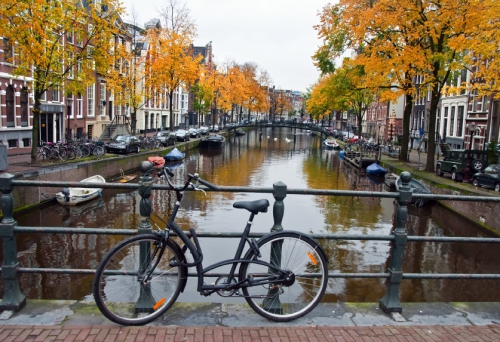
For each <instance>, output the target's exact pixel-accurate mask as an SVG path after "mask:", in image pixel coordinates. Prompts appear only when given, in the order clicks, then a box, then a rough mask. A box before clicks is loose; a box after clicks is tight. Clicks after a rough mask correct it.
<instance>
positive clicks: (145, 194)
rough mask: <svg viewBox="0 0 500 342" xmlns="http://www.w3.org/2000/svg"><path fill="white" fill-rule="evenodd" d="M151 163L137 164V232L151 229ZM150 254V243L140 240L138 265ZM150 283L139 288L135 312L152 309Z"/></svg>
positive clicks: (142, 232)
mask: <svg viewBox="0 0 500 342" xmlns="http://www.w3.org/2000/svg"><path fill="white" fill-rule="evenodd" d="M151 168H152V165H151V163H150V162H147V161H144V162H142V163H141V165H140V166H139V170H140V171H141V172H142V177H141V178H140V180H139V194H140V195H141V197H142V198H141V202H140V205H139V210H140V214H141V224H140V226H139V229H138V234H151V233H152V231H153V229H152V226H151V223H150V221H149V220H150V215H151V200H150V197H151V191H152V185H153V178H152V177H151V176H150V175H149V173H148V171H149V170H151ZM150 256H151V244H150V243H149V242H141V244H140V246H139V260H140V265H143V266H146V267H147V266H148V265H149V262H150V260H149V258H150ZM143 271H144V270H143V269H139V272H143ZM151 298H152V294H151V284H150V283H148V284H146V285H144V286H143V287H142V288H141V293H140V294H139V299H138V300H137V304H136V306H135V312H136V313H139V312H148V313H151V312H153V311H154V309H153V307H152V306H151V303H154V302H155V301H154V300H152V299H151Z"/></svg>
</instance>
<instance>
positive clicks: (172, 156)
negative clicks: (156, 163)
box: [164, 147, 185, 160]
mask: <svg viewBox="0 0 500 342" xmlns="http://www.w3.org/2000/svg"><path fill="white" fill-rule="evenodd" d="M184 155H185V154H184V153H182V152H181V151H179V150H178V149H177V147H175V148H174V149H173V150H172V151H170V152H169V153H167V154H166V155H165V157H164V158H165V160H181V159H182V158H184Z"/></svg>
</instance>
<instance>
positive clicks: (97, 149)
mask: <svg viewBox="0 0 500 342" xmlns="http://www.w3.org/2000/svg"><path fill="white" fill-rule="evenodd" d="M93 153H94V154H95V155H96V157H102V156H103V155H104V154H105V153H106V150H105V149H104V147H102V146H99V145H97V146H96V147H94V152H93Z"/></svg>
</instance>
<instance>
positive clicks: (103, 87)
mask: <svg viewBox="0 0 500 342" xmlns="http://www.w3.org/2000/svg"><path fill="white" fill-rule="evenodd" d="M100 90H101V92H100V96H99V97H100V100H101V103H100V106H101V116H106V106H104V105H103V104H102V102H103V101H106V104H107V103H108V101H107V99H106V83H101V84H100Z"/></svg>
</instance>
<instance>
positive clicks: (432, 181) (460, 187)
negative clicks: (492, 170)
mask: <svg viewBox="0 0 500 342" xmlns="http://www.w3.org/2000/svg"><path fill="white" fill-rule="evenodd" d="M389 158H390V157H385V158H384V157H382V158H381V160H380V164H381V166H383V167H385V168H387V169H392V170H393V171H392V172H393V173H396V174H401V172H403V171H408V172H410V174H411V175H412V177H413V178H415V179H418V180H420V181H422V182H423V183H424V184H425V185H427V186H428V187H429V188H430V189H431V191H432V192H433V193H437V192H442V194H449V195H466V196H475V195H476V196H498V195H496V194H495V193H491V192H487V191H484V190H478V189H475V188H473V187H472V185H470V184H460V183H457V184H450V183H449V182H453V181H451V180H447V179H446V178H442V177H441V178H438V179H436V178H437V176H436V175H434V174H431V173H428V172H424V171H422V170H418V168H415V167H412V166H411V165H408V164H407V163H403V162H400V161H398V160H394V161H393V160H390V159H389ZM468 187H470V188H468ZM438 202H439V204H441V205H442V206H443V207H445V208H446V209H448V210H450V211H452V212H453V213H454V214H456V215H458V216H459V217H461V218H462V219H464V220H466V221H467V222H470V223H473V224H474V225H476V226H477V227H479V228H480V229H481V230H483V231H484V232H486V233H487V234H489V235H493V236H497V237H500V227H498V226H491V225H489V224H488V223H487V222H488V221H490V220H486V219H484V222H482V220H481V219H474V218H473V217H477V215H478V213H480V209H481V207H482V206H483V205H484V204H481V202H469V203H470V207H471V209H470V210H464V208H463V207H460V209H457V205H458V203H456V202H453V201H452V202H448V201H438ZM459 203H460V204H463V203H464V202H459ZM488 205H490V207H492V208H491V212H492V213H495V212H496V213H498V212H499V211H500V204H498V203H488ZM478 207H479V208H478ZM478 210H479V211H478ZM479 215H480V214H479ZM493 215H495V214H493ZM480 217H481V216H479V218H480Z"/></svg>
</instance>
